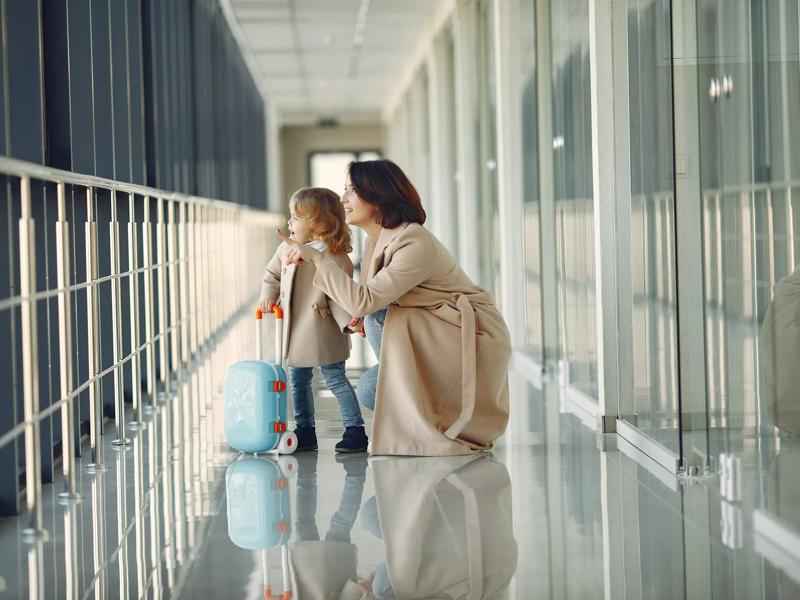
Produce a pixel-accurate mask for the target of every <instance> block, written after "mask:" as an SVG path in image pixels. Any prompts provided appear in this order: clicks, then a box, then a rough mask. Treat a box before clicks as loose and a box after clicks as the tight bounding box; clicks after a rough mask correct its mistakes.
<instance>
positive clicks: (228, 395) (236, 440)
mask: <svg viewBox="0 0 800 600" xmlns="http://www.w3.org/2000/svg"><path fill="white" fill-rule="evenodd" d="M272 312H273V313H275V318H276V320H277V323H276V326H275V330H276V336H275V348H276V357H277V360H278V364H272V363H268V362H264V361H263V360H262V359H261V356H262V353H261V321H262V314H261V311H260V310H257V311H256V358H257V360H243V361H240V362H237V363H236V364H234V365H231V366H230V367H229V368H228V371H227V372H226V373H225V438H226V439H227V440H228V443H229V444H230V445H231V446H233V447H234V448H236V449H237V450H241V451H242V452H269V451H270V450H277V451H278V453H279V454H291V453H292V452H294V451H295V448H297V437H296V436H295V435H294V433H293V432H291V431H287V430H286V423H287V421H288V415H287V407H286V405H287V403H286V387H287V386H286V371H284V369H283V358H282V357H283V352H282V349H283V344H282V342H281V339H282V332H283V326H282V323H283V322H282V321H281V319H283V311H282V310H281V309H280V307H278V306H273V307H272Z"/></svg>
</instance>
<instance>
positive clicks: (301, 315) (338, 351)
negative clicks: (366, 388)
mask: <svg viewBox="0 0 800 600" xmlns="http://www.w3.org/2000/svg"><path fill="white" fill-rule="evenodd" d="M286 251H287V246H286V244H281V245H280V246H279V247H278V250H277V251H276V252H275V255H274V256H273V257H272V260H270V261H269V264H268V265H267V267H266V268H265V269H264V279H263V281H262V284H261V297H262V298H268V299H270V300H272V301H273V302H275V303H276V304H278V306H280V307H281V308H282V309H283V313H284V316H283V327H284V329H283V358H284V364H285V365H287V366H289V367H319V366H323V365H330V364H332V363H338V362H342V361H345V360H347V359H348V358H349V357H350V336H349V335H348V330H347V325H348V324H349V323H350V319H351V318H352V317H351V316H350V315H349V314H347V312H345V311H344V310H342V308H341V307H340V306H337V305H336V304H335V303H333V302H330V300H329V298H328V297H327V296H326V295H325V294H324V293H323V292H322V291H320V290H319V289H317V288H316V287H314V284H313V281H314V275H315V272H316V269H315V267H314V265H312V264H303V265H294V264H287V262H286ZM330 260H331V261H332V262H334V263H335V264H336V265H338V267H339V269H340V270H342V274H343V275H345V276H346V277H351V276H352V274H353V263H352V262H351V261H350V258H349V257H348V256H347V255H346V254H337V255H332V256H331V258H330Z"/></svg>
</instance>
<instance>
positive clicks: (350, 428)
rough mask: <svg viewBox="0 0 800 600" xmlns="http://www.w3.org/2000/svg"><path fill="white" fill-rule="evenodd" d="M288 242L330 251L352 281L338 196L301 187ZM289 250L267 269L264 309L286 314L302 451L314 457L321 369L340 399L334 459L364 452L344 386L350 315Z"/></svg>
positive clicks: (286, 348) (286, 352) (287, 359)
mask: <svg viewBox="0 0 800 600" xmlns="http://www.w3.org/2000/svg"><path fill="white" fill-rule="evenodd" d="M289 210H290V212H291V218H290V219H289V223H288V225H289V234H290V237H291V238H292V239H294V240H296V241H298V242H300V243H303V244H309V245H311V246H313V247H314V248H315V249H317V250H322V251H326V252H329V253H330V254H331V255H332V256H333V257H334V259H335V260H337V261H338V262H339V263H340V264H341V267H342V269H344V270H345V271H346V272H347V273H349V274H350V276H351V277H352V275H353V263H352V262H351V261H350V258H349V257H348V256H347V253H348V252H350V251H351V250H352V245H351V242H350V230H349V229H348V227H347V224H346V223H345V217H344V208H343V207H342V204H341V202H340V201H339V196H337V195H336V193H335V192H333V191H331V190H329V189H326V188H303V189H301V190H298V191H297V192H295V193H294V195H293V196H292V198H291V200H290V201H289ZM287 249H288V248H287V246H286V244H281V245H280V246H279V247H278V250H277V251H276V252H275V256H273V257H272V260H270V262H269V264H268V265H267V267H266V269H265V270H264V280H263V283H262V286H261V298H260V300H259V308H260V309H261V310H262V311H263V312H269V309H270V307H271V306H272V305H273V304H278V305H279V306H280V307H281V308H282V309H283V312H284V327H285V329H284V336H283V357H284V364H285V365H286V366H287V367H288V374H289V387H290V389H291V392H292V403H293V405H294V418H295V422H296V424H297V428H296V429H295V434H296V435H297V451H301V450H316V449H317V435H316V430H315V424H314V396H313V393H312V391H311V379H312V372H313V367H321V368H322V375H323V377H324V378H325V382H326V383H327V385H328V388H329V389H330V390H331V392H333V395H334V396H336V400H337V402H338V403H339V410H340V411H341V413H342V421H343V422H344V426H345V432H344V437H343V438H342V440H341V441H340V442H339V443H338V444H336V451H337V452H364V451H365V450H366V449H367V442H368V440H367V435H366V433H365V432H364V420H363V419H362V417H361V409H360V408H359V406H358V400H357V399H356V393H355V391H354V390H353V386H352V385H350V382H349V381H348V379H347V375H346V373H345V361H346V360H347V359H348V358H349V357H350V338H349V335H348V334H349V333H350V332H352V331H353V329H351V328H350V327H349V325H350V324H351V316H350V315H349V314H347V313H346V312H345V311H344V310H343V309H342V308H341V307H339V306H338V305H337V304H335V303H334V302H333V301H332V300H331V299H330V298H328V297H327V296H326V295H325V294H324V293H323V292H321V291H320V290H318V289H317V288H315V287H314V284H313V282H314V275H315V274H316V270H317V269H316V267H315V266H314V265H313V264H308V263H306V264H301V265H294V264H288V263H287V262H286V252H287Z"/></svg>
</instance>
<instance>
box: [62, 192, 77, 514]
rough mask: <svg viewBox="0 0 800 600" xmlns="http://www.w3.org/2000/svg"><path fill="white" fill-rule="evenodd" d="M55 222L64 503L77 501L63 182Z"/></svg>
mask: <svg viewBox="0 0 800 600" xmlns="http://www.w3.org/2000/svg"><path fill="white" fill-rule="evenodd" d="M56 193H57V202H58V222H57V223H56V256H57V260H56V262H57V266H56V271H57V280H58V356H59V366H60V381H61V397H62V398H66V401H65V402H64V404H62V405H61V456H62V461H61V465H62V471H63V473H64V483H65V486H66V490H65V491H64V492H63V493H61V494H59V498H60V499H61V500H62V501H65V502H72V501H75V500H78V499H79V498H80V495H79V494H78V493H77V491H76V490H75V462H76V461H75V419H74V408H73V398H72V396H71V395H72V320H71V317H70V293H69V290H68V289H67V288H69V285H70V278H69V264H70V261H69V247H70V246H69V224H68V223H67V200H66V192H65V189H64V184H63V183H59V184H58V186H57V188H56Z"/></svg>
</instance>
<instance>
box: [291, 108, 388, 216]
mask: <svg viewBox="0 0 800 600" xmlns="http://www.w3.org/2000/svg"><path fill="white" fill-rule="evenodd" d="M384 137H385V134H384V128H383V126H382V125H381V124H380V123H376V124H374V125H342V126H340V127H314V126H285V127H282V128H281V157H282V158H281V160H282V163H283V164H282V170H283V178H282V179H283V198H282V206H283V210H284V211H286V207H287V205H288V201H289V197H290V196H291V195H292V192H294V191H295V190H297V189H299V188H301V187H305V186H307V185H309V180H308V177H309V173H308V159H309V156H310V155H311V154H312V153H313V152H323V151H333V150H377V151H379V152H380V153H381V154H384ZM342 186H344V174H342ZM334 191H336V192H339V190H334Z"/></svg>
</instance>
